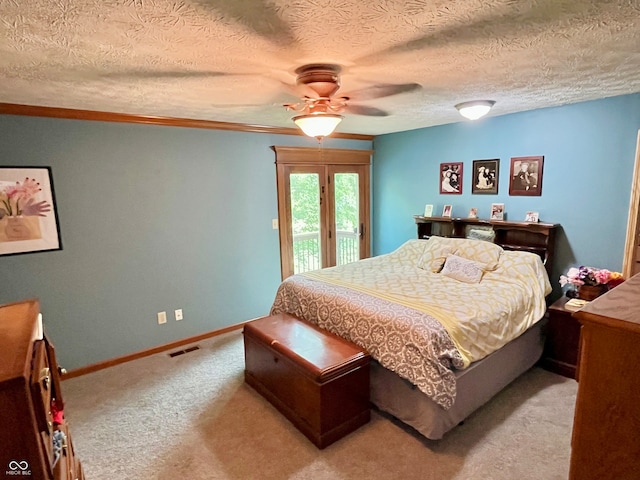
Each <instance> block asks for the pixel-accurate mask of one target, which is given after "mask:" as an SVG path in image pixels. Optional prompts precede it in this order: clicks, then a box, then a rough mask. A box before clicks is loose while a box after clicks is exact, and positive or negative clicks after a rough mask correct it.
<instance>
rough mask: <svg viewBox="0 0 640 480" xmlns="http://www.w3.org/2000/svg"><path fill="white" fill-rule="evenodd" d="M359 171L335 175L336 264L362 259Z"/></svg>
mask: <svg viewBox="0 0 640 480" xmlns="http://www.w3.org/2000/svg"><path fill="white" fill-rule="evenodd" d="M358 178H359V177H358V174H357V173H336V174H335V176H334V192H335V193H334V195H335V220H336V265H344V264H345V263H351V262H355V261H357V260H360V240H359V233H360V232H359V228H360V218H359V212H360V203H359V198H360V197H359V195H358V192H359V187H358Z"/></svg>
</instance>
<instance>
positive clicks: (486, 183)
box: [471, 158, 500, 194]
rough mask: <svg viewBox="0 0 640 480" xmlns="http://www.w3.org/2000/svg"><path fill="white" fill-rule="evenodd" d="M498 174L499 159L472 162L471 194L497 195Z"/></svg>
mask: <svg viewBox="0 0 640 480" xmlns="http://www.w3.org/2000/svg"><path fill="white" fill-rule="evenodd" d="M499 173H500V159H499V158H494V159H491V160H474V161H473V184H472V185H471V193H473V194H475V193H489V194H497V193H498V178H499V175H498V174H499Z"/></svg>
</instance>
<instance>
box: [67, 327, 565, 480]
mask: <svg viewBox="0 0 640 480" xmlns="http://www.w3.org/2000/svg"><path fill="white" fill-rule="evenodd" d="M198 346H199V347H200V349H199V350H196V351H193V352H191V353H187V354H184V355H181V356H177V357H174V358H171V357H169V356H168V355H167V353H160V354H156V355H152V356H149V357H145V358H141V359H138V360H135V361H132V362H128V363H125V364H122V365H118V366H115V367H111V368H108V369H105V370H101V371H98V372H95V373H92V374H88V375H84V376H81V377H77V378H73V379H69V380H66V381H64V382H63V384H62V390H63V394H64V400H65V402H66V407H65V414H66V417H67V419H68V422H69V424H70V432H71V437H72V440H73V444H74V446H75V449H76V453H77V455H78V456H79V458H80V460H81V461H82V463H83V467H84V469H85V473H86V477H87V479H88V480H100V479H119V480H125V479H135V480H141V479H176V478H180V479H183V478H184V479H193V480H198V479H238V480H239V479H242V480H244V479H261V480H262V479H313V480H324V479H327V480H329V479H331V480H337V479H345V480H347V479H353V480H356V479H358V480H361V479H394V480H395V479H407V480H410V479H423V480H431V479H433V480H436V479H437V480H447V479H464V480H475V479H477V480H501V479H504V480H512V479H516V478H517V479H532V480H533V479H535V480H552V479H566V478H567V476H568V471H569V455H570V441H571V428H572V422H573V409H574V404H575V396H576V391H577V383H576V382H575V381H574V380H571V379H567V378H564V377H561V376H558V375H555V374H553V373H550V372H547V371H545V370H542V369H539V368H533V369H531V370H530V371H529V372H527V373H525V374H524V375H523V376H522V377H520V378H519V379H517V380H516V381H515V382H513V383H512V384H511V385H509V386H508V387H507V388H506V389H505V390H503V391H502V392H501V393H500V394H499V395H498V396H496V397H495V398H494V399H493V400H491V401H490V402H489V403H488V404H486V405H485V406H484V407H482V408H481V409H479V410H477V411H476V412H475V413H474V414H473V415H472V416H471V417H469V418H468V419H467V421H466V422H465V423H464V424H462V425H460V426H458V427H456V428H455V429H454V430H453V431H451V432H450V433H449V434H447V435H446V436H445V438H444V439H442V440H439V441H431V440H427V439H425V438H424V437H422V436H420V435H419V434H417V433H415V431H413V430H411V429H408V428H406V427H404V426H402V425H401V424H400V423H398V422H396V421H393V420H392V419H389V418H387V417H386V416H385V415H382V414H380V413H378V412H376V411H373V413H372V418H371V422H370V423H368V424H367V425H365V426H363V427H361V428H360V429H358V430H357V431H355V432H353V433H352V434H350V435H348V436H347V437H345V438H343V439H341V440H339V441H338V442H336V443H334V444H332V445H330V446H329V447H327V448H326V449H324V450H318V449H316V447H315V446H314V445H313V444H312V443H310V442H309V441H308V440H307V439H306V437H304V436H303V435H302V434H301V433H299V432H298V431H297V430H296V429H295V428H294V427H293V426H292V425H291V424H290V423H289V422H288V421H287V420H286V419H285V418H284V417H283V416H281V415H280V414H279V412H278V411H277V410H276V409H275V408H273V407H272V406H271V405H270V404H269V403H268V402H267V401H266V400H264V399H263V398H262V397H261V396H260V395H259V394H257V393H256V392H255V391H254V390H252V389H251V388H250V387H249V386H247V385H246V384H245V383H244V378H243V374H244V373H243V369H244V353H243V352H244V350H243V344H242V334H241V333H240V332H239V331H237V332H232V333H228V334H225V335H222V336H219V337H215V338H211V339H208V340H205V341H202V342H199V343H198ZM187 347H188V346H185V347H182V348H187Z"/></svg>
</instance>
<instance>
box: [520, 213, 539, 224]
mask: <svg viewBox="0 0 640 480" xmlns="http://www.w3.org/2000/svg"><path fill="white" fill-rule="evenodd" d="M538 218H539V215H538V212H527V214H526V215H525V217H524V221H525V222H535V223H537V222H538Z"/></svg>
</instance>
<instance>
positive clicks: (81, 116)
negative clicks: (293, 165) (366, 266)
mask: <svg viewBox="0 0 640 480" xmlns="http://www.w3.org/2000/svg"><path fill="white" fill-rule="evenodd" d="M0 114H3V115H24V116H30V117H49V118H66V119H72V120H87V121H97V122H117V123H139V124H143V125H162V126H166V127H186V128H207V129H211V130H232V131H236V132H251V133H269V134H275V135H298V136H302V135H303V133H302V132H301V131H300V130H299V129H297V128H286V127H268V126H264V125H248V124H244V123H230V122H216V121H212V120H197V119H190V118H173V117H155V116H149V115H133V114H129V113H113V112H99V111H94V110H78V109H74V108H60V107H42V106H36V105H20V104H16V103H0ZM331 138H346V139H349V140H373V135H362V134H357V133H340V132H334V133H332V134H331Z"/></svg>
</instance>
